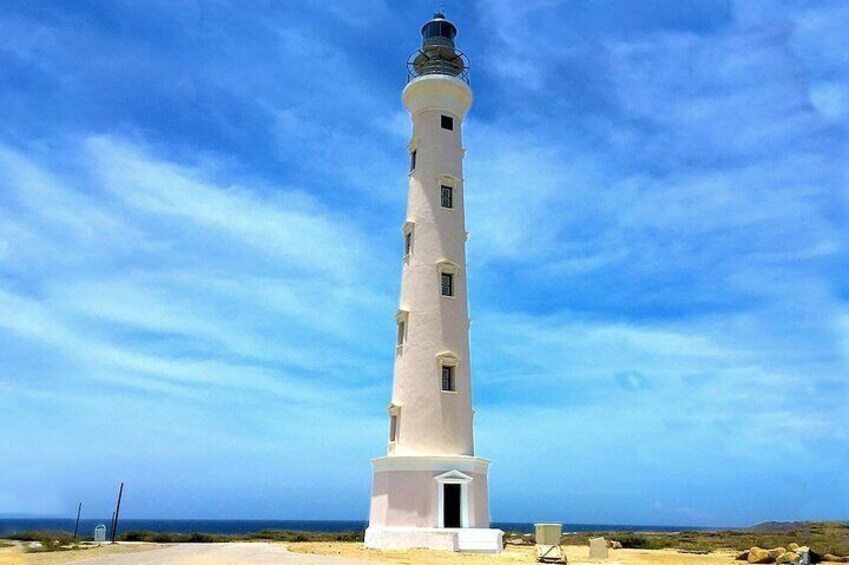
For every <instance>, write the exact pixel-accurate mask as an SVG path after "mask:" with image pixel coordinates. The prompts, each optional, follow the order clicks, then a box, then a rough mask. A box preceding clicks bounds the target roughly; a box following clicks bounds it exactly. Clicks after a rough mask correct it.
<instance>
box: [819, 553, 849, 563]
mask: <svg viewBox="0 0 849 565" xmlns="http://www.w3.org/2000/svg"><path fill="white" fill-rule="evenodd" d="M822 560H823V561H828V562H829V563H849V557H840V556H838V555H834V554H833V553H826V554H825V555H823V556H822Z"/></svg>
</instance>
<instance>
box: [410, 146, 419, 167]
mask: <svg viewBox="0 0 849 565" xmlns="http://www.w3.org/2000/svg"><path fill="white" fill-rule="evenodd" d="M416 153H417V150H416V149H413V152H412V153H410V170H411V171H414V170H416Z"/></svg>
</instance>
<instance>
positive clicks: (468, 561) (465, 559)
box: [289, 542, 736, 565]
mask: <svg viewBox="0 0 849 565" xmlns="http://www.w3.org/2000/svg"><path fill="white" fill-rule="evenodd" d="M289 549H290V550H291V551H293V552H301V553H310V554H315V555H335V556H340V557H348V558H359V559H364V560H369V561H382V562H386V563H396V564H398V565H484V564H491V563H503V564H504V565H513V564H519V563H525V564H530V563H536V560H535V558H534V557H535V556H534V547H533V546H507V551H505V552H503V553H501V554H500V555H497V556H495V555H476V554H471V553H452V552H447V551H444V552H443V551H424V550H412V551H374V550H369V549H366V548H365V547H363V545H362V544H360V543H341V542H340V543H332V542H331V543H320V542H312V543H292V544H289ZM589 555H590V550H589V547H588V546H583V545H580V546H579V545H570V546H567V547H566V556H567V558H568V560H569V563H570V564H573V565H577V564H579V563H607V564H608V565H616V564H619V565H732V564H733V563H734V557H735V556H736V553H732V552H728V551H717V552H714V553H710V554H708V555H698V554H691V553H679V552H677V551H674V550H669V549H661V550H640V549H615V550H611V551H610V558H609V559H607V560H606V561H591V560H590V558H589Z"/></svg>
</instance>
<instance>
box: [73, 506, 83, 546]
mask: <svg viewBox="0 0 849 565" xmlns="http://www.w3.org/2000/svg"><path fill="white" fill-rule="evenodd" d="M82 509H83V503H82V502H80V505H79V506H77V523H76V524H74V541H77V533H78V532H79V531H80V511H82Z"/></svg>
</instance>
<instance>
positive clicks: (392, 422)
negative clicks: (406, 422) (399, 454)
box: [389, 414, 398, 441]
mask: <svg viewBox="0 0 849 565" xmlns="http://www.w3.org/2000/svg"><path fill="white" fill-rule="evenodd" d="M397 437H398V416H396V415H395V414H392V415H391V416H389V441H395V439H396V438H397Z"/></svg>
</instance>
